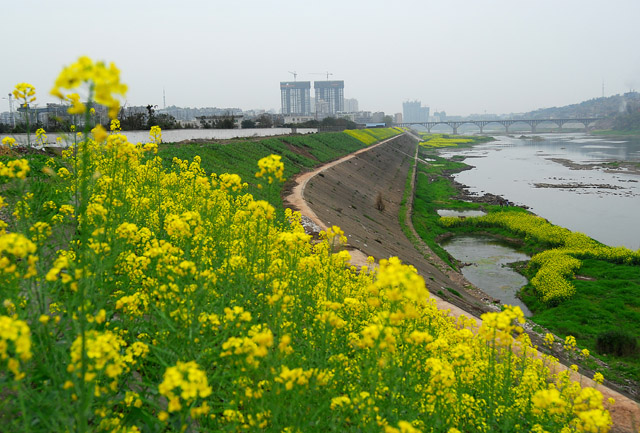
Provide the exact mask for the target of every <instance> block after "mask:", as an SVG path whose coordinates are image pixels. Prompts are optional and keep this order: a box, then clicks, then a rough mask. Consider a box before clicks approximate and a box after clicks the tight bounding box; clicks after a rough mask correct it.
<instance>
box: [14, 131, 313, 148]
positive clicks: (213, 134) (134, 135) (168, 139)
mask: <svg viewBox="0 0 640 433" xmlns="http://www.w3.org/2000/svg"><path fill="white" fill-rule="evenodd" d="M317 131H318V130H317V129H315V128H298V129H297V130H296V132H297V133H298V134H310V133H314V132H317ZM122 133H123V134H124V135H126V136H127V138H128V139H129V141H130V142H131V143H139V142H148V141H149V131H123V132H122ZM291 133H292V129H291V128H256V129H170V130H166V131H162V141H163V142H164V143H177V142H180V141H184V140H210V139H214V140H227V139H231V138H247V137H268V136H272V135H287V134H291ZM60 135H63V134H55V133H51V134H47V144H48V145H53V146H55V145H56V144H57V142H56V138H57V137H58V136H60ZM11 137H13V138H15V139H16V141H18V143H21V144H27V134H14V135H11ZM3 138H4V135H3ZM35 138H36V136H35V134H34V133H31V142H32V143H33V142H34V141H35ZM63 138H64V135H63Z"/></svg>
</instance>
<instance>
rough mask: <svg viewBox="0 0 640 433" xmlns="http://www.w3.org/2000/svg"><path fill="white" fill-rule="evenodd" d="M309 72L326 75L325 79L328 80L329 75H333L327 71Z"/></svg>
mask: <svg viewBox="0 0 640 433" xmlns="http://www.w3.org/2000/svg"><path fill="white" fill-rule="evenodd" d="M311 74H312V75H326V76H327V81H329V75H333V73H332V72H329V71H327V72H312V73H311Z"/></svg>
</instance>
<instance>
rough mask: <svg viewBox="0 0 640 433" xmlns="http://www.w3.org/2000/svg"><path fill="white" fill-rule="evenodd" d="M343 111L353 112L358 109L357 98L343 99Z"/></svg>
mask: <svg viewBox="0 0 640 433" xmlns="http://www.w3.org/2000/svg"><path fill="white" fill-rule="evenodd" d="M344 111H345V112H346V113H355V112H357V111H360V110H359V109H358V100H357V99H353V98H352V99H346V98H345V100H344Z"/></svg>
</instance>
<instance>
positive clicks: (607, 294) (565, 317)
mask: <svg viewBox="0 0 640 433" xmlns="http://www.w3.org/2000/svg"><path fill="white" fill-rule="evenodd" d="M421 159H422V160H430V161H431V162H430V163H429V164H428V165H427V164H424V165H423V166H422V167H421V176H420V177H419V180H420V181H419V182H418V186H417V189H416V213H415V214H414V220H415V221H416V225H417V226H418V227H419V232H420V233H421V236H423V237H424V238H427V239H431V240H432V242H431V244H433V245H435V247H434V249H435V250H436V251H438V252H439V254H440V255H441V256H442V257H443V258H445V259H446V258H447V253H446V252H445V251H444V250H442V249H441V248H440V246H439V241H440V240H441V239H442V238H444V237H450V236H453V235H456V234H457V235H461V234H470V233H479V232H482V233H485V234H486V233H489V234H491V235H492V236H495V237H496V238H499V239H502V240H504V239H509V238H512V239H517V240H519V242H510V244H511V245H512V246H513V248H515V249H516V250H519V251H523V252H526V253H527V254H529V255H532V256H533V255H535V254H537V253H540V252H541V251H545V250H547V249H549V248H553V247H554V246H553V245H551V244H547V243H545V242H540V241H536V240H535V238H532V237H531V236H530V235H525V233H519V234H518V233H515V232H513V231H511V230H508V229H506V228H505V227H500V226H496V225H491V224H482V225H478V226H476V225H473V224H462V225H457V226H456V227H452V226H442V224H440V216H439V215H438V214H437V212H436V211H437V209H440V208H446V209H455V210H458V211H462V210H467V211H468V210H478V209H481V210H483V211H485V212H487V213H492V212H494V213H496V212H498V213H505V212H507V213H513V214H514V215H517V214H521V215H524V214H526V212H527V209H526V205H521V206H515V205H514V204H512V203H508V202H507V201H506V200H505V199H504V198H502V197H500V196H497V195H494V194H484V195H478V194H476V193H474V192H471V191H470V188H469V187H468V186H466V185H464V184H462V183H459V182H457V181H456V179H455V176H456V173H459V172H461V171H464V170H468V169H469V168H470V167H469V166H467V165H466V164H464V163H462V162H461V158H460V157H459V156H456V157H453V158H452V159H444V158H442V157H439V156H438V155H437V154H436V153H435V152H428V151H426V150H425V152H423V154H422V157H421ZM506 204H509V206H505V205H506ZM473 220H474V218H465V221H467V222H471V221H473ZM428 243H429V241H428ZM580 263H581V267H580V269H579V270H578V271H577V272H576V277H575V280H572V283H571V284H573V285H575V287H576V294H575V295H574V296H573V297H572V298H570V299H566V300H564V301H562V302H560V303H557V304H554V305H547V304H544V303H542V302H540V301H539V300H538V295H537V294H536V291H535V290H534V289H533V288H532V286H531V284H529V285H527V286H525V288H524V291H523V294H524V296H522V298H523V299H524V300H525V301H526V303H527V306H529V307H530V308H531V309H532V311H533V313H534V314H533V316H532V318H531V320H532V321H533V322H532V323H535V324H536V325H534V328H535V329H537V331H538V332H540V333H541V334H542V335H544V333H546V332H547V330H548V331H549V332H552V333H554V334H556V335H558V336H560V337H562V338H564V337H566V336H567V335H574V336H575V337H576V338H577V339H578V343H579V345H581V346H582V347H586V348H588V349H589V350H590V351H591V353H592V354H594V355H597V358H593V357H590V358H589V359H588V360H586V362H583V363H582V364H583V365H584V368H585V369H587V370H590V371H591V372H593V371H598V370H600V371H603V373H605V377H607V378H609V379H611V380H612V381H613V382H615V385H613V386H617V387H620V388H621V389H624V390H626V392H628V393H629V395H630V396H633V397H634V398H636V399H637V398H638V397H639V394H638V390H640V386H639V379H640V374H639V373H640V370H639V362H638V359H637V355H627V356H622V357H620V356H615V355H613V354H607V353H598V352H602V347H601V346H602V342H600V343H599V341H600V340H602V339H603V338H605V337H604V336H606V334H607V332H608V331H610V330H612V329H626V330H628V331H629V332H630V333H631V335H634V336H635V337H636V338H637V335H635V331H633V330H634V329H635V330H637V329H638V326H637V325H638V323H640V316H638V315H637V311H636V310H637V309H638V307H640V305H638V300H637V296H634V295H633V293H636V294H637V293H640V286H638V284H636V283H634V281H640V270H639V268H638V266H637V265H635V266H629V265H623V264H618V263H610V262H607V261H606V260H605V261H603V260H595V261H588V260H581V261H580ZM518 269H519V270H520V271H521V272H522V273H523V274H524V275H525V276H526V277H527V278H528V279H529V280H531V279H532V278H534V277H535V275H536V273H535V272H536V271H535V270H536V269H537V268H535V267H534V268H528V267H526V266H525V267H523V266H519V267H518ZM605 371H606V372H605Z"/></svg>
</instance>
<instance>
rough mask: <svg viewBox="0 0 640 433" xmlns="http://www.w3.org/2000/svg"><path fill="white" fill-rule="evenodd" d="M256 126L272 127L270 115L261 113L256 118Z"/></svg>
mask: <svg viewBox="0 0 640 433" xmlns="http://www.w3.org/2000/svg"><path fill="white" fill-rule="evenodd" d="M256 126H257V127H258V128H271V127H273V121H272V120H271V116H269V115H268V114H261V115H260V117H258V120H256Z"/></svg>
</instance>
